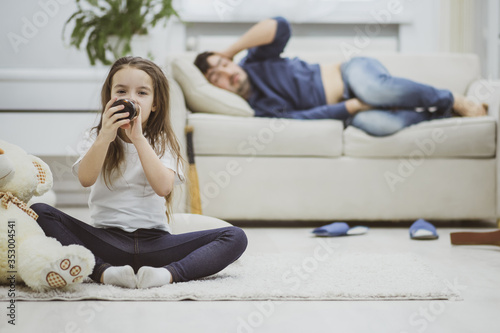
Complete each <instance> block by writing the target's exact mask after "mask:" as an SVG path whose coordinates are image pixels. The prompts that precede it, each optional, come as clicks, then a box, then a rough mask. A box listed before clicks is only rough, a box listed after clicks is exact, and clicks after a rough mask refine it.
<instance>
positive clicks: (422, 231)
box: [410, 219, 439, 240]
mask: <svg viewBox="0 0 500 333" xmlns="http://www.w3.org/2000/svg"><path fill="white" fill-rule="evenodd" d="M410 238H411V239H418V240H423V239H438V238H439V235H438V234H437V231H436V227H434V226H433V225H432V224H431V223H429V222H427V221H426V220H424V219H418V220H416V221H415V222H414V223H413V224H412V225H411V227H410Z"/></svg>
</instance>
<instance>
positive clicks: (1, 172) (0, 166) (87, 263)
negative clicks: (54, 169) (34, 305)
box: [0, 140, 95, 291]
mask: <svg viewBox="0 0 500 333" xmlns="http://www.w3.org/2000/svg"><path fill="white" fill-rule="evenodd" d="M51 187H52V173H51V172H50V169H49V167H48V165H47V164H45V163H44V162H43V161H42V160H41V159H39V158H38V157H35V156H33V155H28V154H27V153H26V152H25V151H24V150H22V149H21V148H19V147H18V146H15V145H13V144H10V143H7V142H5V141H2V140H0V284H10V285H12V284H16V283H18V282H22V281H24V283H25V284H26V285H28V286H29V287H31V288H33V289H35V290H40V291H41V290H46V289H50V288H65V287H67V286H70V285H73V284H76V283H80V282H82V280H83V279H84V278H85V277H87V276H88V275H89V274H90V273H91V272H92V269H93V267H94V264H95V260H94V255H93V254H92V253H91V252H90V251H89V250H87V249H86V248H84V247H83V246H80V245H69V246H62V245H61V243H59V242H58V241H57V240H55V239H54V238H50V237H47V236H45V233H44V232H43V230H42V229H41V228H40V226H39V225H38V223H37V222H36V221H35V220H36V218H37V215H36V213H35V212H34V211H33V210H32V209H30V208H29V207H28V206H27V205H26V203H27V202H28V201H29V200H30V199H31V197H32V196H34V195H35V196H40V195H42V194H44V193H45V192H47V191H49V190H50V189H51ZM54 223H57V222H54Z"/></svg>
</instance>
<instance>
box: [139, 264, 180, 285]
mask: <svg viewBox="0 0 500 333" xmlns="http://www.w3.org/2000/svg"><path fill="white" fill-rule="evenodd" d="M171 279H172V274H170V272H169V271H168V269H166V268H163V267H158V268H155V267H150V266H143V267H141V268H140V269H139V271H138V272H137V288H142V289H145V288H154V287H161V286H164V285H166V284H170V281H171Z"/></svg>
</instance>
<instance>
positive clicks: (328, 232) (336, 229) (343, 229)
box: [312, 222, 369, 237]
mask: <svg viewBox="0 0 500 333" xmlns="http://www.w3.org/2000/svg"><path fill="white" fill-rule="evenodd" d="M368 229H369V228H368V227H364V226H356V227H353V228H349V225H348V224H347V223H345V222H334V223H331V224H328V225H324V226H322V227H319V228H316V229H314V230H313V231H312V233H313V234H315V235H316V236H320V237H337V236H352V235H362V234H365V233H366V232H367V231H368Z"/></svg>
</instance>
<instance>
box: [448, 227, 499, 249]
mask: <svg viewBox="0 0 500 333" xmlns="http://www.w3.org/2000/svg"><path fill="white" fill-rule="evenodd" d="M450 239H451V244H453V245H496V246H500V230H495V231H489V232H452V233H451V234H450Z"/></svg>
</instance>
